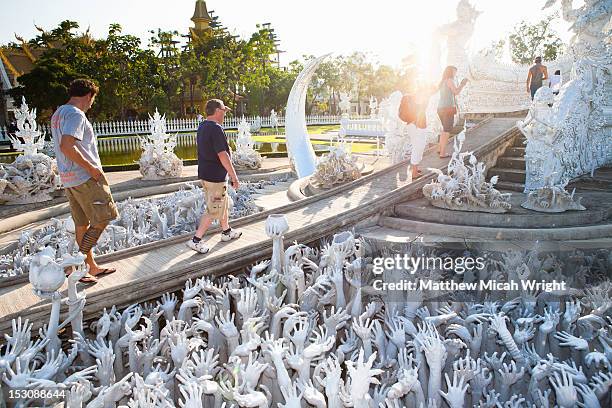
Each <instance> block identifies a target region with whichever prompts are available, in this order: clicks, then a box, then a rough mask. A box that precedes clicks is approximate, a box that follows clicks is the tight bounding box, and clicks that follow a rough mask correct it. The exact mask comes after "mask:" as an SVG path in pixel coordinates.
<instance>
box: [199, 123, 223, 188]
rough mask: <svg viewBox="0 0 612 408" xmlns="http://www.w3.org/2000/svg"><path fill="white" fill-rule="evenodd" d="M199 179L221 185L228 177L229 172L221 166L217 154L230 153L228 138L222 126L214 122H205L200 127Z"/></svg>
mask: <svg viewBox="0 0 612 408" xmlns="http://www.w3.org/2000/svg"><path fill="white" fill-rule="evenodd" d="M197 144H198V178H199V179H200V180H206V181H210V182H212V183H221V182H223V181H225V178H226V177H227V171H226V170H225V167H223V165H222V164H221V160H219V156H218V155H217V153H220V152H223V151H226V152H227V154H231V153H230V148H229V146H228V144H227V137H226V136H225V132H224V131H223V128H222V127H221V125H219V124H218V123H217V122H213V121H212V120H205V121H204V122H202V123H200V126H199V127H198V137H197Z"/></svg>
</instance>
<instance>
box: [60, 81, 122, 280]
mask: <svg viewBox="0 0 612 408" xmlns="http://www.w3.org/2000/svg"><path fill="white" fill-rule="evenodd" d="M68 94H69V96H70V99H69V100H68V102H67V103H66V104H65V105H62V106H60V107H59V108H57V110H56V111H55V113H54V114H53V116H52V117H51V134H52V136H53V147H54V150H55V155H56V157H57V168H58V171H59V174H60V178H61V180H62V184H63V185H64V188H65V191H66V197H67V198H68V202H69V203H70V212H71V214H72V218H73V220H74V224H75V226H76V242H77V244H78V245H79V251H81V252H82V253H83V254H85V255H86V259H85V263H86V264H87V266H89V271H88V273H87V275H85V276H84V277H83V278H82V279H81V282H85V283H95V282H97V280H98V279H97V278H96V276H98V275H103V274H108V273H113V272H115V269H112V268H101V267H100V266H98V264H97V263H96V260H95V259H94V257H93V252H92V248H93V247H94V246H95V245H96V243H97V242H98V239H99V238H100V235H102V232H104V228H106V226H107V225H108V223H109V222H110V221H112V220H114V219H115V218H117V216H118V215H119V214H118V212H117V206H116V205H115V202H114V200H113V196H112V194H111V190H110V187H109V185H108V180H107V179H106V177H105V175H104V173H103V172H102V163H101V162H100V156H99V155H98V145H97V139H96V136H95V134H94V131H93V127H92V126H91V123H90V122H89V120H88V119H87V117H86V116H85V112H87V111H88V110H89V109H90V108H91V106H92V105H93V103H94V100H95V99H96V95H97V94H98V87H97V86H96V84H94V83H93V82H92V81H90V80H88V79H76V80H74V81H72V83H71V84H70V88H69V90H68Z"/></svg>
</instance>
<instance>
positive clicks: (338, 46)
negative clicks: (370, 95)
mask: <svg viewBox="0 0 612 408" xmlns="http://www.w3.org/2000/svg"><path fill="white" fill-rule="evenodd" d="M578 1H579V0H577V1H575V3H576V5H578ZM194 3H195V1H194V0H86V1H85V0H19V1H14V0H0V44H6V43H7V42H9V41H15V37H14V33H17V34H19V35H20V36H22V37H24V38H26V39H29V38H32V37H34V36H35V35H36V34H37V31H36V29H35V28H34V24H37V25H38V26H41V27H43V28H44V29H51V28H54V27H55V26H56V25H57V24H58V23H59V22H60V21H62V20H65V19H70V20H73V21H77V22H78V23H79V25H80V27H81V29H82V30H83V31H84V30H85V29H86V28H87V27H90V31H91V32H92V33H93V35H94V36H95V37H101V36H104V35H105V33H106V32H107V30H108V25H109V24H110V23H119V24H121V26H122V27H123V32H124V33H127V34H133V35H136V36H138V37H140V38H142V39H143V45H144V46H146V45H148V39H149V37H150V34H149V33H148V31H149V30H152V29H155V30H156V29H157V28H161V29H163V30H178V31H179V32H181V33H187V32H188V27H190V26H191V25H192V22H191V21H190V18H191V16H192V15H193V9H194ZM457 3H458V0H376V1H365V0H305V1H298V0H259V1H255V0H229V1H228V0H208V1H207V2H206V4H207V7H208V10H214V12H215V14H216V15H218V16H219V19H220V21H221V23H222V24H223V25H224V26H226V27H228V29H229V30H230V31H231V32H233V33H234V34H237V35H240V36H242V37H245V38H248V36H249V35H250V34H251V33H252V32H254V31H255V30H256V27H255V25H256V24H257V23H272V27H274V29H275V32H276V34H277V36H278V38H279V40H280V41H281V49H282V50H284V51H286V52H285V53H283V54H282V55H281V63H282V64H283V65H284V64H287V63H288V62H290V61H292V60H294V59H297V58H300V57H301V56H302V55H308V54H312V55H321V54H325V53H328V52H333V53H334V54H343V55H348V54H351V53H352V52H354V51H362V52H366V53H368V54H369V55H371V57H372V59H373V60H374V61H378V62H380V63H384V64H389V65H392V66H397V65H399V64H400V62H401V60H402V58H403V57H404V56H406V55H407V54H409V53H410V51H411V49H413V48H417V49H418V51H417V52H419V53H421V54H426V53H427V52H428V50H429V49H430V41H431V40H430V34H431V32H432V31H433V30H434V29H435V28H436V27H437V26H439V25H441V24H444V23H447V22H450V21H452V20H453V19H454V16H455V8H456V5H457ZM544 3H545V0H513V1H502V0H472V4H474V5H475V6H476V8H477V9H478V10H480V11H482V14H481V15H480V17H479V18H478V20H477V22H476V27H475V32H474V35H473V37H472V44H471V49H472V50H474V51H477V50H479V49H482V48H484V47H486V46H487V45H489V44H490V43H491V42H492V41H494V40H497V39H500V38H503V37H505V36H506V35H507V34H508V33H509V32H510V31H511V30H512V28H513V27H514V26H515V25H516V24H517V23H518V22H520V21H521V20H524V19H525V20H528V21H532V22H534V21H537V20H538V19H539V18H541V17H542V16H543V12H542V10H541V8H542V6H543V4H544ZM559 7H560V6H559V5H557V6H556V8H559ZM555 28H556V29H557V31H558V33H559V35H560V37H561V38H562V40H564V41H566V42H567V41H569V37H570V35H569V33H568V32H567V28H568V25H567V23H565V22H564V21H562V20H561V19H558V22H557V23H556V24H555Z"/></svg>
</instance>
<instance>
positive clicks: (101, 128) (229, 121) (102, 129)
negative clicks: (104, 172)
mask: <svg viewBox="0 0 612 408" xmlns="http://www.w3.org/2000/svg"><path fill="white" fill-rule="evenodd" d="M355 118H359V117H355ZM246 120H247V122H249V123H250V124H253V123H256V122H257V121H261V126H262V128H270V127H271V125H270V117H269V116H268V117H257V116H249V117H247V118H246ZM241 121H242V117H231V118H226V119H225V122H224V123H223V125H224V127H225V128H226V129H238V124H239V123H240V122H241ZM277 121H278V126H284V125H285V118H284V117H282V116H278V117H277ZM306 124H307V125H337V124H340V116H337V115H309V116H306ZM198 125H199V123H198V120H197V119H167V120H166V128H167V131H168V132H195V131H196V130H197V129H198ZM92 126H93V128H94V132H95V133H96V135H97V136H124V135H142V134H147V133H149V131H150V128H149V121H148V120H133V121H114V122H93V123H92ZM40 128H41V130H42V131H44V132H45V133H47V134H48V133H50V128H49V124H47V123H45V124H41V125H40ZM8 140H9V139H8V130H7V129H6V128H5V127H3V126H0V141H8Z"/></svg>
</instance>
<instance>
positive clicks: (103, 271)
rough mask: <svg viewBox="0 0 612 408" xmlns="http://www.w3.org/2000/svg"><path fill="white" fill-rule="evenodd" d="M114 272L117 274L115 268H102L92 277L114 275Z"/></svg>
mask: <svg viewBox="0 0 612 408" xmlns="http://www.w3.org/2000/svg"><path fill="white" fill-rule="evenodd" d="M115 272H117V269H116V268H103V269H100V272H98V273H96V274H95V275H94V276H98V275H110V274H111V273H115Z"/></svg>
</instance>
